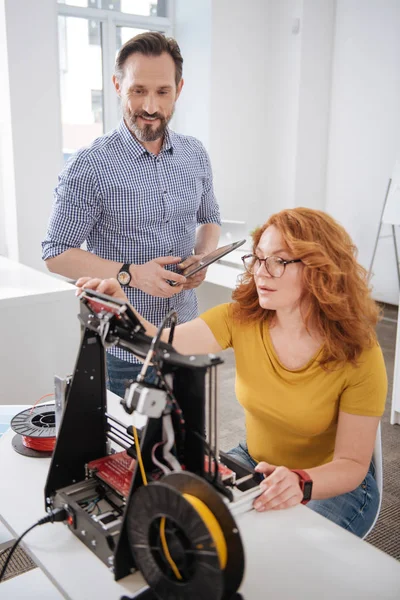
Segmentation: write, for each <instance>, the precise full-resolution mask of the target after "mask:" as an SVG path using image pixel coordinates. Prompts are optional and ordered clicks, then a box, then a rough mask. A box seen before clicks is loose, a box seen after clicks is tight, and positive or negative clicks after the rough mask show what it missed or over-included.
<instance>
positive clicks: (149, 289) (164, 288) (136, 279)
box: [131, 256, 186, 298]
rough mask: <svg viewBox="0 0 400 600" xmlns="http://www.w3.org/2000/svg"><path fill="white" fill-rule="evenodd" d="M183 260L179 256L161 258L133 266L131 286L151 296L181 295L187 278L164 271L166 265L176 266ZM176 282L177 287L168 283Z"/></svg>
mask: <svg viewBox="0 0 400 600" xmlns="http://www.w3.org/2000/svg"><path fill="white" fill-rule="evenodd" d="M180 261H181V259H180V258H179V257H177V256H160V257H159V258H155V259H154V260H150V261H149V262H147V263H144V264H143V265H134V266H131V275H132V282H131V286H132V287H135V288H138V289H139V290H142V292H146V294H149V295H150V296H157V297H159V298H171V296H174V295H175V294H179V292H181V291H182V289H185V288H184V287H183V286H184V284H185V283H186V277H184V276H183V275H179V273H174V272H173V271H168V269H164V266H166V265H176V264H177V263H179V262H180ZM168 280H169V281H176V282H177V285H176V286H174V287H173V286H171V285H169V283H168V282H167V281H168Z"/></svg>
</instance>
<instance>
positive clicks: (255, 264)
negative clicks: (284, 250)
mask: <svg viewBox="0 0 400 600" xmlns="http://www.w3.org/2000/svg"><path fill="white" fill-rule="evenodd" d="M242 261H243V265H244V268H245V269H246V271H247V272H248V273H250V274H251V275H254V273H256V272H257V271H258V269H259V268H260V267H261V264H262V263H264V266H265V269H266V271H267V273H269V275H271V277H282V275H283V274H284V272H285V268H286V265H291V264H292V263H298V262H301V258H294V259H293V260H284V259H283V258H280V257H279V256H267V258H259V257H258V256H256V255H255V254H246V256H242Z"/></svg>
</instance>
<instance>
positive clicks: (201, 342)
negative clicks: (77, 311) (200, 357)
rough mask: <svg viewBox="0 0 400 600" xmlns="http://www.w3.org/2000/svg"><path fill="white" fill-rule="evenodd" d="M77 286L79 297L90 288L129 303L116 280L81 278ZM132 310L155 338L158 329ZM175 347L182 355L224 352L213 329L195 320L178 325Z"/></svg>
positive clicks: (148, 333) (165, 337)
mask: <svg viewBox="0 0 400 600" xmlns="http://www.w3.org/2000/svg"><path fill="white" fill-rule="evenodd" d="M76 286H77V288H78V289H77V291H76V294H77V296H79V295H80V294H81V292H82V290H84V289H85V288H88V289H91V290H96V291H97V292H101V293H102V294H107V295H108V296H112V297H113V298H119V299H120V300H124V302H128V303H129V301H128V298H127V297H126V296H125V294H124V292H123V290H122V288H121V286H120V285H119V283H118V281H117V280H116V279H92V278H90V277H81V278H80V279H78V281H77V282H76ZM131 308H132V310H133V312H134V313H135V315H136V316H137V317H138V319H139V320H140V321H141V323H142V324H143V325H144V327H145V328H146V333H147V335H149V336H150V337H153V336H155V335H156V333H157V329H158V328H157V327H156V326H155V325H153V324H152V323H150V322H149V321H146V319H144V318H143V317H142V316H141V315H140V314H139V313H138V312H137V310H135V308H134V307H133V306H131ZM168 336H169V329H165V330H164V331H163V334H162V336H161V339H162V340H163V341H164V342H166V341H168ZM173 346H174V348H175V350H177V351H178V352H180V353H181V354H208V353H215V352H220V351H221V350H222V348H221V346H220V345H219V344H218V342H217V340H216V339H215V337H214V335H213V333H212V331H211V329H210V328H209V327H208V325H207V324H206V323H205V322H204V321H203V320H202V319H194V320H193V321H189V322H188V323H182V324H181V325H177V326H176V328H175V333H174V342H173Z"/></svg>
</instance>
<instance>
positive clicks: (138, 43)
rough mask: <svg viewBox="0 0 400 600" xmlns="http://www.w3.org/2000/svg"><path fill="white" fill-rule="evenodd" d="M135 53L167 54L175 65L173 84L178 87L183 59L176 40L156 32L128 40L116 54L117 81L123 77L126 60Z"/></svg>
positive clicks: (115, 71) (147, 54) (145, 54)
mask: <svg viewBox="0 0 400 600" xmlns="http://www.w3.org/2000/svg"><path fill="white" fill-rule="evenodd" d="M136 52H137V53H140V54H144V56H160V55H161V54H162V53H163V52H166V53H167V54H169V55H170V56H171V58H172V60H173V61H174V63H175V82H176V85H178V83H179V82H180V80H181V79H182V65H183V58H182V55H181V50H180V48H179V46H178V43H177V42H176V40H174V39H173V38H168V37H165V35H163V34H162V33H158V31H146V32H145V33H139V35H135V37H133V38H131V39H130V40H128V41H127V42H126V43H125V44H124V45H123V46H122V48H121V49H120V51H119V52H118V54H117V58H116V61H115V69H114V73H115V76H116V78H117V79H118V80H119V81H121V80H122V79H123V77H124V64H125V61H126V59H127V58H128V57H129V56H131V54H134V53H136Z"/></svg>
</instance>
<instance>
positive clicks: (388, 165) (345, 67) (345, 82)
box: [326, 0, 400, 304]
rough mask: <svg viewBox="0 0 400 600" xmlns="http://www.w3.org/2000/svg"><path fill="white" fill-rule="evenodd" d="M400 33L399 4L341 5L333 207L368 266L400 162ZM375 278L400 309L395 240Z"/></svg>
mask: <svg viewBox="0 0 400 600" xmlns="http://www.w3.org/2000/svg"><path fill="white" fill-rule="evenodd" d="M399 31H400V2H398V0H384V1H382V0H337V7H336V34H335V45H334V52H333V81H332V107H331V123H330V142H329V160H328V183H327V202H326V209H327V211H328V212H330V213H331V214H332V215H333V216H335V217H336V218H337V219H338V220H339V221H340V222H341V223H342V224H343V225H344V226H345V227H346V229H347V230H348V231H349V233H350V234H351V235H352V237H353V240H354V242H355V244H356V245H357V246H358V248H359V260H360V262H361V263H362V264H363V265H364V266H365V267H368V266H369V263H370V260H371V256H372V252H373V246H374V240H375V237H376V234H377V231H378V226H379V220H380V215H381V211H382V206H383V201H384V196H385V192H386V187H387V183H388V179H389V177H390V175H391V171H392V169H393V166H394V163H395V159H396V157H400V35H399ZM383 233H388V232H387V229H385V231H384V232H383ZM374 272H375V274H376V275H375V277H374V278H373V280H372V283H373V285H374V296H375V298H376V299H380V300H383V301H385V302H389V303H392V304H397V303H398V301H399V290H398V283H397V275H396V265H395V259H394V250H393V245H392V243H391V240H390V239H389V238H385V239H383V240H381V241H380V243H379V246H378V254H377V258H376V261H375V265H374Z"/></svg>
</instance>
